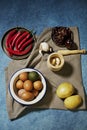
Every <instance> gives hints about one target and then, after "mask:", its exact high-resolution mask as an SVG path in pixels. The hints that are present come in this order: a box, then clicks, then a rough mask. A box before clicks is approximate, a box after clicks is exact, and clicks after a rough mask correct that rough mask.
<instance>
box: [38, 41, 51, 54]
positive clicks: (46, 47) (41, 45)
mask: <svg viewBox="0 0 87 130" xmlns="http://www.w3.org/2000/svg"><path fill="white" fill-rule="evenodd" d="M39 49H40V50H42V51H45V52H47V51H49V45H48V44H47V43H46V42H42V43H41V44H40V48H39Z"/></svg>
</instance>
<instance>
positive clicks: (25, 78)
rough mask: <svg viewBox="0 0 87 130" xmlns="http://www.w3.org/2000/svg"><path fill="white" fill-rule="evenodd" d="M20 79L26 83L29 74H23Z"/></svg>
mask: <svg viewBox="0 0 87 130" xmlns="http://www.w3.org/2000/svg"><path fill="white" fill-rule="evenodd" d="M19 79H20V80H22V81H25V80H27V79H28V73H27V72H23V73H21V74H20V75H19Z"/></svg>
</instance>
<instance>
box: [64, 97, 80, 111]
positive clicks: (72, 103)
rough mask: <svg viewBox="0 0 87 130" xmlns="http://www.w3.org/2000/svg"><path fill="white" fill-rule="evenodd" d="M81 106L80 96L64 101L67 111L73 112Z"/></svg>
mask: <svg viewBox="0 0 87 130" xmlns="http://www.w3.org/2000/svg"><path fill="white" fill-rule="evenodd" d="M81 104H82V98H81V96H80V95H73V96H70V97H68V98H66V99H65V100H64V105H65V107H66V108H67V109H70V110H74V109H76V108H78V107H79V106H80V105H81Z"/></svg>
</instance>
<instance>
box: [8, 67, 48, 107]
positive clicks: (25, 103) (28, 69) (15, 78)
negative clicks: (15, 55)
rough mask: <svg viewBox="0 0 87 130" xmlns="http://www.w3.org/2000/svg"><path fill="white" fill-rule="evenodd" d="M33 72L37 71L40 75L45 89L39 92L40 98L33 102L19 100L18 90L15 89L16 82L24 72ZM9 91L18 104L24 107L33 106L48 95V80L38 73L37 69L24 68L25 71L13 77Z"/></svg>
mask: <svg viewBox="0 0 87 130" xmlns="http://www.w3.org/2000/svg"><path fill="white" fill-rule="evenodd" d="M31 71H36V72H37V73H38V74H39V76H40V78H41V82H42V84H43V88H42V90H41V92H39V94H38V96H37V97H36V98H35V99H33V100H31V101H24V100H22V99H21V98H19V97H18V96H17V94H16V93H17V89H16V87H15V82H16V81H17V79H18V75H19V74H21V73H22V72H31ZM9 91H10V94H11V96H12V97H13V98H14V99H15V100H16V101H17V102H18V103H20V104H23V105H32V104H35V103H37V102H39V101H40V100H41V99H42V98H43V97H44V95H45V93H46V80H45V78H44V76H43V75H42V73H41V72H40V71H38V70H36V69H32V68H23V69H20V70H18V71H17V72H15V73H14V74H13V75H12V77H11V80H10V85H9Z"/></svg>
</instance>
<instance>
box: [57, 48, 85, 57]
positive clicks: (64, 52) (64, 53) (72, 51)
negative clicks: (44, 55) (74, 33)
mask: <svg viewBox="0 0 87 130" xmlns="http://www.w3.org/2000/svg"><path fill="white" fill-rule="evenodd" d="M57 53H61V54H62V55H64V56H65V55H74V54H86V53H87V51H86V50H85V49H82V50H59V51H57Z"/></svg>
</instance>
